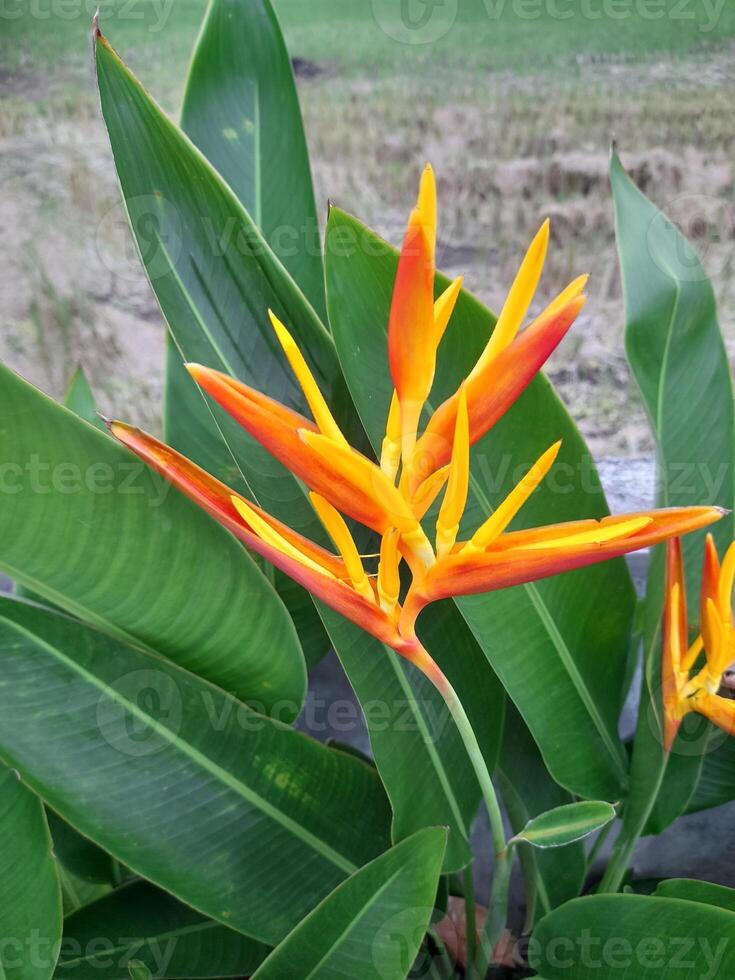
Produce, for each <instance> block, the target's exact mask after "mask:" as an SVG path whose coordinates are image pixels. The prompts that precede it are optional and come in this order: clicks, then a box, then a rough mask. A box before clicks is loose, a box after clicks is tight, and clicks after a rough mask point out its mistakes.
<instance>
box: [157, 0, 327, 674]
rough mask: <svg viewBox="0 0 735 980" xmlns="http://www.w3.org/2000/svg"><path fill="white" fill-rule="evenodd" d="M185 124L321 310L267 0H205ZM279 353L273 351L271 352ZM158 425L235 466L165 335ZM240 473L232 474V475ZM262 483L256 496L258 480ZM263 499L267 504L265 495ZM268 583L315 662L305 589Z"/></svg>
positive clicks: (320, 272) (292, 120) (300, 151)
mask: <svg viewBox="0 0 735 980" xmlns="http://www.w3.org/2000/svg"><path fill="white" fill-rule="evenodd" d="M181 128H182V129H183V131H184V132H185V133H186V134H187V135H188V136H189V137H190V139H191V140H192V141H193V142H194V143H195V144H196V146H198V147H199V149H200V150H201V151H202V153H203V154H204V155H205V156H206V157H207V159H208V160H209V161H210V162H211V163H212V164H213V166H214V167H215V168H216V170H217V171H218V172H219V173H220V174H221V175H222V176H223V177H224V179H225V180H226V181H227V183H228V184H229V185H230V187H231V188H232V190H233V191H234V192H235V194H236V195H237V197H238V198H239V200H240V202H241V203H242V204H243V206H244V207H245V209H246V210H247V211H248V213H249V214H250V215H252V217H253V220H254V222H255V224H256V225H257V226H258V228H259V229H260V231H261V232H262V233H263V236H264V238H265V239H266V241H268V243H269V244H270V246H271V248H272V249H273V251H274V252H275V254H276V255H277V256H278V257H279V258H280V260H281V261H282V262H283V264H284V266H285V267H286V268H287V269H288V271H289V272H290V273H291V275H292V276H293V278H294V280H295V281H296V282H297V283H298V285H299V286H300V287H301V289H302V290H303V292H304V294H305V295H306V296H307V298H308V299H309V301H310V302H311V304H312V306H313V307H314V309H315V310H316V311H317V312H318V313H319V315H320V316H324V268H323V265H322V257H321V245H320V240H319V227H318V222H317V216H316V207H315V204H314V191H313V188H312V184H311V173H310V169H309V157H308V153H307V149H306V141H305V139H304V127H303V123H302V121H301V111H300V108H299V102H298V97H297V94H296V86H295V84H294V78H293V72H292V70H291V62H290V60H289V57H288V52H287V51H286V46H285V44H284V41H283V37H282V35H281V31H280V28H279V25H278V21H277V18H276V15H275V13H274V11H273V8H272V6H271V4H270V3H269V0H255V2H252V0H211V2H210V4H209V7H208V9H207V13H206V15H205V20H204V23H203V25H202V30H201V32H200V35H199V38H198V40H197V44H196V48H195V50H194V55H193V57H192V62H191V66H190V69H189V75H188V79H187V84H186V90H185V93H184V101H183V107H182V112H181ZM215 329H216V326H215ZM245 340H246V342H247V338H245ZM180 342H181V341H180ZM279 353H280V352H279V351H276V352H271V351H269V356H270V357H274V358H277V357H278V356H279ZM244 380H252V379H249V378H246V379H244ZM164 432H165V438H166V441H167V442H168V443H170V444H171V445H172V446H174V448H175V449H177V450H178V451H179V452H181V453H184V455H185V456H188V457H189V458H190V459H194V460H195V461H196V462H198V463H199V465H200V466H203V467H204V468H205V469H207V470H208V471H209V472H211V473H219V472H226V471H227V470H228V469H231V468H232V462H233V461H232V455H231V453H230V450H229V449H228V446H227V443H226V441H225V439H224V438H223V436H222V433H221V432H220V430H219V428H218V427H217V424H216V423H215V419H214V418H213V416H212V413H211V412H210V409H209V407H208V406H207V404H206V402H205V401H204V399H202V398H201V397H200V396H199V394H198V392H197V390H196V385H195V383H194V381H193V380H192V378H190V377H189V375H188V374H187V373H186V372H185V371H183V370H182V358H181V353H180V351H179V350H178V349H177V347H176V345H175V344H174V343H173V342H172V341H171V340H170V338H169V342H168V345H167V370H166V401H165V420H164ZM245 469H246V471H247V464H245ZM237 479H238V474H236V473H235V474H233V478H232V482H237ZM286 479H287V478H286V477H285V475H284V480H286ZM259 492H260V494H261V496H262V493H263V490H262V487H261V488H260V490H259ZM263 503H264V504H265V505H266V507H268V509H270V500H268V499H267V498H266V499H264V500H263ZM274 583H275V586H276V588H277V590H278V593H279V595H280V596H281V598H282V599H283V601H284V602H285V604H286V607H287V608H288V610H289V612H290V614H291V616H292V618H293V620H294V624H295V626H296V631H297V633H298V635H299V639H300V641H301V645H302V648H303V650H304V656H305V658H306V662H307V665H311V664H312V663H316V662H317V661H318V660H320V659H321V657H322V656H323V655H324V654H325V653H326V651H327V650H328V649H329V642H328V639H327V637H326V633H325V630H324V627H323V625H322V623H321V620H320V619H319V616H318V613H317V611H316V609H315V607H314V603H313V602H312V600H311V597H310V596H309V594H308V593H307V592H306V591H305V590H304V589H302V588H301V587H300V586H297V585H296V584H295V583H293V582H291V581H290V580H288V579H286V578H285V577H284V576H282V575H281V574H280V573H276V575H275V578H274Z"/></svg>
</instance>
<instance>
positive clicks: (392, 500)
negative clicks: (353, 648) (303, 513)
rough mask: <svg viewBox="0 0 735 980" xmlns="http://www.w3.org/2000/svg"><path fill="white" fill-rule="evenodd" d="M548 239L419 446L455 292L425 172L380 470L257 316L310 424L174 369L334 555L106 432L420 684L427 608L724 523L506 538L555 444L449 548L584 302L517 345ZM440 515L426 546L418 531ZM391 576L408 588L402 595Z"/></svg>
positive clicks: (213, 378) (426, 534)
mask: <svg viewBox="0 0 735 980" xmlns="http://www.w3.org/2000/svg"><path fill="white" fill-rule="evenodd" d="M548 239H549V226H548V222H546V223H544V224H543V225H542V227H541V229H540V231H539V232H538V234H537V235H536V237H535V238H534V240H533V241H532V243H531V245H530V247H529V249H528V251H527V253H526V255H525V256H524V258H523V260H522V262H521V266H520V269H519V271H518V274H517V276H516V278H515V280H514V282H513V284H512V285H511V288H510V290H509V291H508V295H507V298H506V301H505V304H504V305H503V308H502V310H501V312H500V315H499V317H498V320H497V323H496V325H495V328H494V330H493V331H492V333H491V334H490V336H489V338H488V341H487V345H486V347H485V349H484V351H483V352H482V354H481V355H480V357H479V359H478V361H477V363H476V364H475V366H474V368H473V369H472V371H471V372H470V373H469V375H468V376H467V378H466V379H465V380H464V382H463V383H462V385H461V386H460V387H459V389H458V390H457V391H456V392H455V393H454V394H453V395H452V396H451V397H450V398H448V399H447V400H446V401H445V402H444V403H443V404H442V405H440V406H439V407H438V408H437V409H436V411H435V412H434V413H433V414H432V415H431V416H430V418H429V420H428V423H427V425H426V427H425V429H424V431H423V432H420V431H419V423H420V419H421V415H422V411H423V409H424V407H425V404H426V402H427V399H428V398H429V395H430V392H431V389H432V384H433V381H434V375H435V373H436V371H437V367H438V369H439V370H440V369H441V365H440V364H439V365H437V355H438V351H439V345H440V342H441V339H442V337H443V335H444V333H445V331H446V330H447V329H451V318H452V312H453V310H454V307H455V304H456V303H457V301H458V299H459V297H460V295H461V288H462V280H461V278H459V279H456V280H454V282H452V283H451V284H450V285H449V286H448V287H447V288H446V290H445V291H444V292H442V293H440V295H439V296H438V297H435V273H436V270H435V248H436V188H435V183H434V175H433V172H432V170H431V168H430V167H427V168H426V170H425V171H424V173H423V176H422V178H421V183H420V189H419V195H418V201H417V204H416V207H415V208H414V210H413V211H412V212H411V216H410V218H409V221H408V227H407V229H406V234H405V237H404V241H403V246H402V249H401V254H400V257H399V261H398V269H397V273H396V279H395V284H394V289H393V298H392V303H391V309H390V318H389V324H388V352H387V353H388V364H389V368H390V373H391V377H392V380H393V385H394V388H395V390H394V394H393V398H392V401H391V404H390V408H389V410H388V413H387V418H386V429H385V438H384V439H383V443H382V449H381V454H380V460H379V461H378V460H375V459H370V458H368V457H367V456H365V455H363V454H362V453H361V452H359V451H358V450H356V449H354V448H353V447H352V446H350V444H349V443H348V441H347V439H346V438H345V436H344V434H343V432H342V431H341V429H340V426H339V425H338V423H337V421H336V419H335V418H334V416H333V414H332V411H331V409H330V407H329V405H328V404H327V402H326V400H325V399H324V397H323V395H322V393H321V391H320V390H319V387H318V385H317V383H316V381H315V379H314V376H313V374H312V372H311V370H310V368H309V365H308V362H307V358H306V356H305V354H308V351H305V352H302V351H301V350H299V348H298V347H297V345H296V343H295V341H294V340H293V337H292V336H291V334H290V332H289V330H288V328H287V326H286V325H285V324H283V323H282V322H281V321H280V320H279V318H278V317H277V316H276V315H275V314H274V313H273V312H271V311H268V315H269V316H270V320H271V323H272V326H273V329H274V331H275V334H276V336H277V338H278V341H279V342H280V344H281V346H282V348H283V352H284V356H285V357H286V358H287V360H288V362H289V364H290V366H291V369H292V370H293V372H294V374H295V376H296V378H297V379H298V382H299V384H300V386H301V389H302V391H303V394H304V400H305V403H306V405H308V408H309V413H310V416H311V417H310V418H307V417H306V416H304V415H301V414H299V413H298V412H295V411H294V410H292V409H290V408H288V407H286V406H285V405H282V404H280V403H279V402H277V401H275V400H273V399H272V398H270V397H269V396H267V395H265V394H263V393H261V392H258V391H256V390H255V389H253V388H251V387H249V386H248V385H246V384H244V383H243V382H241V381H238V380H236V379H234V378H231V377H229V376H227V375H225V374H222V373H221V372H219V371H216V370H213V369H211V368H209V367H205V366H202V365H198V364H189V365H187V368H188V370H189V372H190V374H191V375H192V377H193V378H194V379H195V380H196V381H197V382H198V384H199V385H200V386H201V387H202V388H203V389H204V391H206V392H207V394H209V395H210V396H211V397H212V398H213V399H214V400H215V401H216V402H218V403H219V404H220V405H221V406H222V407H223V408H224V409H225V410H226V411H227V412H229V414H230V415H231V416H232V417H233V418H235V419H236V420H237V421H238V422H239V423H240V424H241V425H242V426H243V427H244V428H245V429H246V430H247V431H248V432H249V433H250V434H251V435H252V436H253V437H254V438H255V439H257V440H258V442H260V443H261V444H262V445H263V446H264V447H265V448H266V449H267V450H268V451H269V452H270V453H271V454H272V455H273V456H274V457H276V458H277V459H278V460H279V461H280V462H281V463H283V465H284V466H286V467H287V468H288V469H289V470H290V471H291V472H292V473H293V474H294V475H295V476H296V477H297V478H298V479H299V480H301V481H302V482H303V483H304V484H305V485H306V486H307V487H308V488H309V491H310V499H311V502H312V505H313V507H314V510H315V511H316V514H317V516H318V517H319V520H320V521H321V523H322V524H323V525H324V528H325V529H326V531H327V533H328V534H329V536H330V538H331V540H332V542H333V544H334V551H328V550H326V549H324V548H322V547H320V546H319V545H317V544H314V543H313V542H311V541H309V540H307V539H306V538H304V537H303V536H301V535H300V534H298V533H297V532H295V531H293V530H292V529H290V528H289V527H287V526H286V525H285V524H283V523H281V522H280V521H278V520H276V519H275V518H274V517H272V516H271V515H269V514H268V513H266V512H265V511H264V510H262V509H261V508H260V507H259V506H258V505H257V504H256V503H254V502H253V501H248V500H246V499H245V498H244V497H242V496H241V495H239V494H236V493H234V492H232V491H231V490H230V489H229V488H228V487H226V486H225V485H224V484H223V483H221V482H219V481H218V480H216V479H214V478H213V477H212V476H210V475H209V474H207V473H206V472H204V471H203V470H202V469H200V468H199V467H198V466H196V465H195V464H194V463H192V462H191V461H189V460H187V459H186V458H185V457H183V456H181V455H180V454H178V453H176V452H175V451H174V450H173V449H171V448H169V447H168V446H166V445H164V444H163V443H161V442H159V441H158V440H156V439H154V438H153V437H151V436H148V435H146V434H145V433H143V432H140V431H139V430H137V429H134V428H132V427H130V426H127V425H125V424H123V423H120V422H114V423H112V424H111V429H112V432H113V433H114V435H115V436H117V438H118V439H120V440H121V441H122V442H124V443H125V444H126V445H128V446H129V447H130V448H131V449H132V450H133V451H134V452H136V453H137V454H138V455H139V456H140V457H141V458H143V459H144V460H146V462H147V463H149V464H150V465H151V466H153V467H154V468H155V469H157V470H158V471H159V472H160V473H162V474H163V475H164V476H166V477H167V478H168V479H169V480H171V482H173V483H174V484H175V485H176V486H177V487H179V489H181V490H182V491H183V492H184V493H186V494H187V495H188V496H189V497H191V498H192V499H193V500H194V501H196V502H197V503H198V504H199V505H200V506H202V507H203V508H204V509H205V510H207V511H208V512H209V513H210V514H211V515H212V516H214V517H215V518H216V519H217V520H219V521H220V522H221V523H222V524H224V525H225V526H226V527H227V528H229V530H230V531H232V532H233V533H234V534H235V535H237V536H238V537H239V538H240V539H241V540H242V541H243V542H244V543H245V544H246V545H247V546H248V547H249V548H251V549H252V550H253V551H255V552H257V553H259V554H260V555H262V556H263V557H265V558H266V559H267V560H268V561H270V562H272V563H273V564H274V565H276V566H277V567H278V568H280V569H281V570H282V571H283V572H285V573H286V574H287V575H289V576H291V577H292V578H293V579H295V580H296V581H298V582H300V583H301V584H302V585H304V586H305V587H306V588H307V589H308V590H309V591H310V592H312V594H313V595H315V596H316V597H317V598H319V599H321V600H322V601H324V602H325V603H326V604H327V605H329V606H331V607H332V608H334V609H336V610H338V611H339V612H340V613H342V614H343V615H345V616H347V617H348V618H349V619H351V620H353V621H354V622H355V623H357V624H359V625H360V626H361V627H362V628H363V629H365V630H366V631H367V632H369V633H371V634H372V635H374V636H376V637H377V638H378V639H380V640H382V641H383V642H384V643H386V644H388V645H389V646H391V647H392V648H394V649H395V650H397V651H399V652H400V653H402V654H404V655H405V656H407V657H409V658H410V659H412V660H414V661H415V662H417V663H418V664H419V665H420V666H423V667H424V668H425V669H426V668H427V664H426V663H425V662H424V661H425V651H423V648H422V647H421V645H420V643H419V642H418V640H417V637H416V631H415V627H416V620H417V617H418V615H419V613H420V612H421V610H422V609H423V608H424V607H425V606H426V605H427V604H428V603H431V602H433V601H435V600H438V599H443V598H447V597H449V596H459V595H466V594H470V593H478V592H487V591H491V590H494V589H500V588H504V587H506V586H511V585H517V584H520V583H522V582H528V581H531V580H533V579H538V578H543V577H545V576H549V575H554V574H556V573H558V572H564V571H567V570H569V569H573V568H579V567H582V566H584V565H588V564H591V563H593V562H599V561H604V560H605V559H608V558H613V557H616V556H619V555H622V554H625V553H626V552H629V551H633V550H636V549H638V548H645V547H648V546H649V545H652V544H655V543H657V542H659V541H662V540H664V539H666V538H670V537H674V536H679V535H682V534H686V533H688V532H689V531H693V530H696V529H698V528H701V527H704V526H706V525H708V524H710V523H712V522H713V521H716V520H718V519H719V517H720V516H721V511H720V510H719V509H717V508H714V507H694V508H678V509H671V510H658V511H650V512H645V513H640V514H629V515H624V516H621V517H607V518H604V519H603V520H601V521H599V522H598V521H594V520H585V521H575V522H572V523H567V524H552V525H547V526H543V527H538V528H533V529H531V530H522V531H509V530H508V528H509V526H510V524H511V522H512V521H513V519H514V518H515V517H516V515H517V514H518V512H519V511H520V509H521V508H522V507H523V505H524V503H525V502H526V501H527V500H528V498H529V497H530V496H531V494H533V492H534V491H535V490H536V488H537V487H538V486H539V485H540V484H541V482H542V481H543V480H544V478H545V477H546V475H547V473H548V472H549V470H550V469H551V467H552V466H553V464H554V461H555V459H556V456H557V453H558V452H559V448H560V443H559V442H557V443H555V444H554V445H552V446H550V447H548V448H547V447H543V446H541V447H539V450H540V454H539V458H538V460H537V461H536V462H535V463H534V464H533V465H532V466H531V467H530V469H529V470H528V472H527V473H526V475H525V476H524V477H523V479H522V480H521V481H520V482H519V483H518V484H517V486H516V487H515V488H514V489H513V490H512V491H511V492H510V494H508V496H507V497H506V498H505V500H503V501H502V502H501V503H500V505H499V506H498V507H497V508H496V509H495V511H494V512H492V513H490V514H488V515H487V517H486V519H485V521H484V522H483V523H481V524H480V526H478V527H477V528H476V529H475V530H474V532H473V533H472V534H471V535H470V537H469V538H468V539H466V540H459V537H458V536H459V527H460V521H461V519H462V517H463V514H464V511H465V507H466V504H467V497H468V492H469V486H470V447H471V446H472V444H473V443H475V442H476V441H477V440H478V439H480V438H481V437H482V436H483V435H484V434H485V433H486V432H488V430H489V429H490V428H491V427H492V426H493V425H494V424H495V423H496V422H497V421H498V419H499V418H500V417H501V416H502V415H503V414H504V413H505V412H506V411H507V410H508V408H510V406H511V405H512V404H513V403H514V402H515V400H516V399H517V398H518V396H519V395H520V394H521V393H522V392H523V390H524V389H525V388H526V386H527V385H528V384H529V382H530V381H531V380H532V378H533V377H534V376H535V375H536V374H537V373H538V371H539V370H540V368H541V367H542V366H543V364H544V363H545V361H546V360H547V358H548V357H549V355H550V354H551V353H552V351H553V350H554V349H555V348H556V347H557V345H558V344H559V342H560V341H561V339H562V338H563V337H564V335H565V334H566V332H567V330H568V329H569V327H570V326H571V324H572V323H573V322H574V320H575V318H576V316H577V314H578V313H579V311H580V310H581V308H582V306H583V305H584V302H585V297H584V294H583V290H584V287H585V284H586V281H587V277H586V276H581V277H579V278H578V279H575V280H574V281H573V282H572V283H570V285H569V286H567V287H566V289H564V290H563V291H562V292H561V293H560V294H559V295H558V296H557V298H556V299H555V300H553V301H552V302H551V303H550V304H549V306H548V307H547V308H546V309H545V310H544V311H543V312H542V313H541V314H540V315H539V316H538V317H536V318H535V319H534V320H533V321H532V322H531V323H530V324H529V325H528V326H526V327H525V329H521V328H522V326H523V323H524V321H525V319H526V316H527V314H528V310H529V308H530V305H531V302H532V300H533V297H534V294H535V291H536V288H537V285H538V282H539V279H540V276H541V271H542V268H543V264H544V259H545V256H546V250H547V246H548ZM264 315H266V311H264ZM366 383H369V379H366ZM542 450H543V451H542ZM437 501H439V506H438V516H437V518H436V522H435V528H434V529H433V531H432V530H431V529H429V528H427V527H425V526H424V518H425V515H426V514H427V512H428V511H429V510H430V508H431V507H432V505H433V504H434V503H435V502H437ZM345 518H347V519H351V520H353V521H356V522H358V523H359V524H362V525H365V526H366V527H368V528H370V529H371V530H372V531H374V532H375V533H376V534H377V535H379V542H378V544H377V547H376V549H375V551H376V553H377V554H378V556H379V557H378V560H377V567H376V568H370V567H369V566H368V567H366V564H365V561H366V558H365V557H364V556H362V555H360V553H359V551H358V548H357V547H356V545H355V541H354V539H353V536H352V532H351V530H350V527H349V525H348V523H347V520H345ZM404 561H405V563H406V565H407V566H408V570H409V572H410V582H409V583H408V584H407V585H406V586H405V587H403V588H402V586H401V582H402V578H401V574H400V566H401V563H402V562H404Z"/></svg>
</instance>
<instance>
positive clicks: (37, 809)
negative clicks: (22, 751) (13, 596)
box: [0, 679, 61, 980]
mask: <svg viewBox="0 0 735 980" xmlns="http://www.w3.org/2000/svg"><path fill="white" fill-rule="evenodd" d="M3 683H4V684H5V683H7V680H6V679H4V681H3ZM60 939H61V889H60V888H59V881H58V878H57V876H56V866H55V863H54V859H53V856H52V854H51V837H50V836H49V832H48V825H47V824H46V817H45V815H44V812H43V806H42V805H41V801H40V800H39V799H38V798H37V797H36V796H34V795H33V793H31V792H30V791H29V790H28V789H27V788H26V787H25V786H24V785H23V784H22V782H21V780H20V776H19V775H18V773H17V772H13V771H11V770H10V769H6V768H5V766H0V977H2V978H3V980H49V977H51V976H53V972H54V965H55V963H56V956H57V953H58V943H59V941H60Z"/></svg>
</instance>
